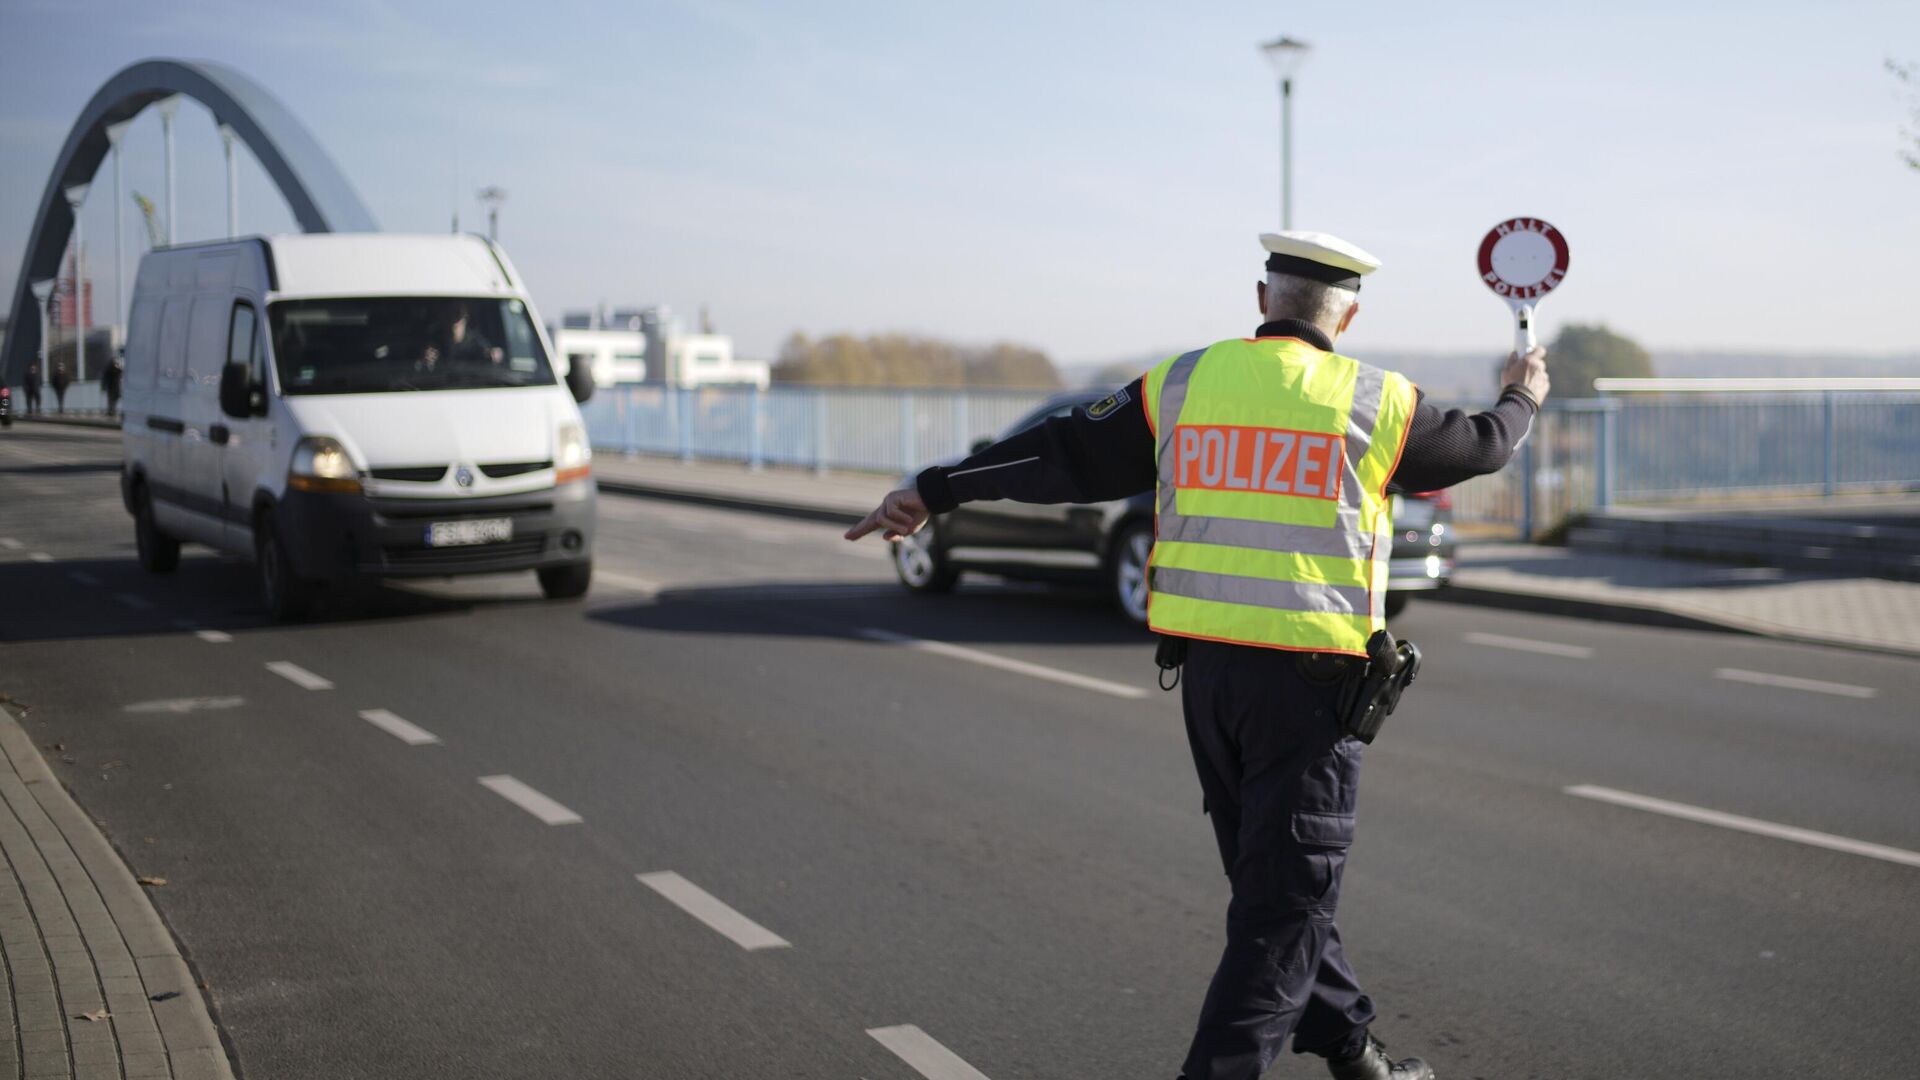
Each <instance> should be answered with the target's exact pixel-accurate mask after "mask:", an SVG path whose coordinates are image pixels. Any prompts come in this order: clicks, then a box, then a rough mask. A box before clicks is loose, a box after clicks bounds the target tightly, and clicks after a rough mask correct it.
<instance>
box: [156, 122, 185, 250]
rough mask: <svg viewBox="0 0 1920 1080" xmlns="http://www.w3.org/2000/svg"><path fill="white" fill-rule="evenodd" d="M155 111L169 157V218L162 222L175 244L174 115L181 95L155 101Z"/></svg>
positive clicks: (161, 137) (162, 141)
mask: <svg viewBox="0 0 1920 1080" xmlns="http://www.w3.org/2000/svg"><path fill="white" fill-rule="evenodd" d="M153 108H154V111H155V112H158V113H159V114H160V141H161V143H162V144H163V145H164V147H165V153H166V159H167V220H165V221H163V222H161V223H160V225H161V227H162V228H164V229H165V230H166V233H167V244H168V245H169V246H171V245H172V244H173V237H174V232H173V221H174V217H173V117H174V114H176V113H178V112H179V111H180V95H179V94H175V95H173V96H172V97H165V98H161V99H160V100H159V101H156V102H154V103H153Z"/></svg>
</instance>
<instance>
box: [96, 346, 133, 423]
mask: <svg viewBox="0 0 1920 1080" xmlns="http://www.w3.org/2000/svg"><path fill="white" fill-rule="evenodd" d="M126 373H127V364H126V361H124V360H122V359H121V358H120V357H118V356H116V357H114V358H113V362H112V363H110V364H108V365H107V370H105V371H103V372H101V373H100V392H101V393H103V394H105V395H107V415H108V416H116V415H118V414H119V409H120V382H121V380H122V379H123V378H125V376H126Z"/></svg>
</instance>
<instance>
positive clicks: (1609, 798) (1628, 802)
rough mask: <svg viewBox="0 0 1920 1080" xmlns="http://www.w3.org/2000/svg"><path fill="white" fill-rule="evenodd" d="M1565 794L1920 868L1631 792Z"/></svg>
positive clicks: (1913, 862) (1905, 854) (1791, 829)
mask: <svg viewBox="0 0 1920 1080" xmlns="http://www.w3.org/2000/svg"><path fill="white" fill-rule="evenodd" d="M1566 792H1567V794H1569V795H1572V796H1575V797H1577V798H1581V799H1594V800H1597V801H1599V802H1604V803H1612V804H1614V805H1615V806H1626V807H1631V808H1632V809H1635V810H1645V811H1646V812H1647V813H1649V814H1664V815H1666V816H1667V817H1675V818H1680V819H1682V820H1684V821H1696V822H1699V823H1700V824H1702V825H1717V826H1719V827H1720V828H1722V829H1733V830H1735V831H1737V832H1744V833H1752V834H1754V835H1755V836H1770V837H1772V838H1774V839H1775V840H1791V841H1792V842H1794V843H1796V844H1806V845H1808V846H1810V847H1817V848H1826V849H1827V850H1828V851H1843V852H1846V853H1847V854H1849V855H1864V856H1866V857H1867V858H1869V859H1880V860H1883V861H1885V862H1890V863H1899V864H1901V865H1902V866H1920V851H1908V850H1906V849H1905V848H1897V847H1888V846H1886V845H1885V844H1872V843H1868V842H1867V841H1865V840H1852V839H1849V838H1847V837H1844V836H1835V835H1833V834H1832V833H1823V832H1814V831H1813V830H1812V829H1801V828H1796V827H1795V826H1792V825H1776V824H1774V823H1773V822H1771V821H1761V820H1760V819H1759V818H1750V817H1741V816H1740V815H1739V814H1727V813H1722V812H1721V811H1719V810H1708V809H1705V808H1704V807H1699V806H1688V805H1687V804H1686V803H1677V802H1668V801H1667V800H1665V799H1656V798H1653V797H1652V796H1650V795H1635V794H1634V793H1632V792H1630V791H1615V790H1614V789H1613V788H1605V787H1596V786H1594V785H1592V784H1578V785H1575V786H1573V787H1570V788H1567V789H1566Z"/></svg>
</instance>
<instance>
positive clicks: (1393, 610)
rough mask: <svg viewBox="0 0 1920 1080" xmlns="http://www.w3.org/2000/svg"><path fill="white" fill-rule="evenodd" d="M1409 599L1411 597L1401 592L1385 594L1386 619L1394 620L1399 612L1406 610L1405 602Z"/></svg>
mask: <svg viewBox="0 0 1920 1080" xmlns="http://www.w3.org/2000/svg"><path fill="white" fill-rule="evenodd" d="M1411 599H1412V597H1410V596H1408V595H1407V594H1406V593H1403V592H1389V593H1388V594H1387V618H1389V619H1391V618H1394V617H1396V616H1398V615H1399V614H1400V613H1401V612H1403V611H1405V610H1407V601H1408V600H1411Z"/></svg>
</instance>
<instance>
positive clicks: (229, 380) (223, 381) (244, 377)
mask: <svg viewBox="0 0 1920 1080" xmlns="http://www.w3.org/2000/svg"><path fill="white" fill-rule="evenodd" d="M220 411H221V412H223V413H226V414H227V415H228V416H231V417H234V418H235V419H242V418H245V417H248V416H252V415H253V385H252V376H251V374H250V373H249V372H248V371H247V365H245V364H228V365H227V366H226V367H223V368H221V369H220Z"/></svg>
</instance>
